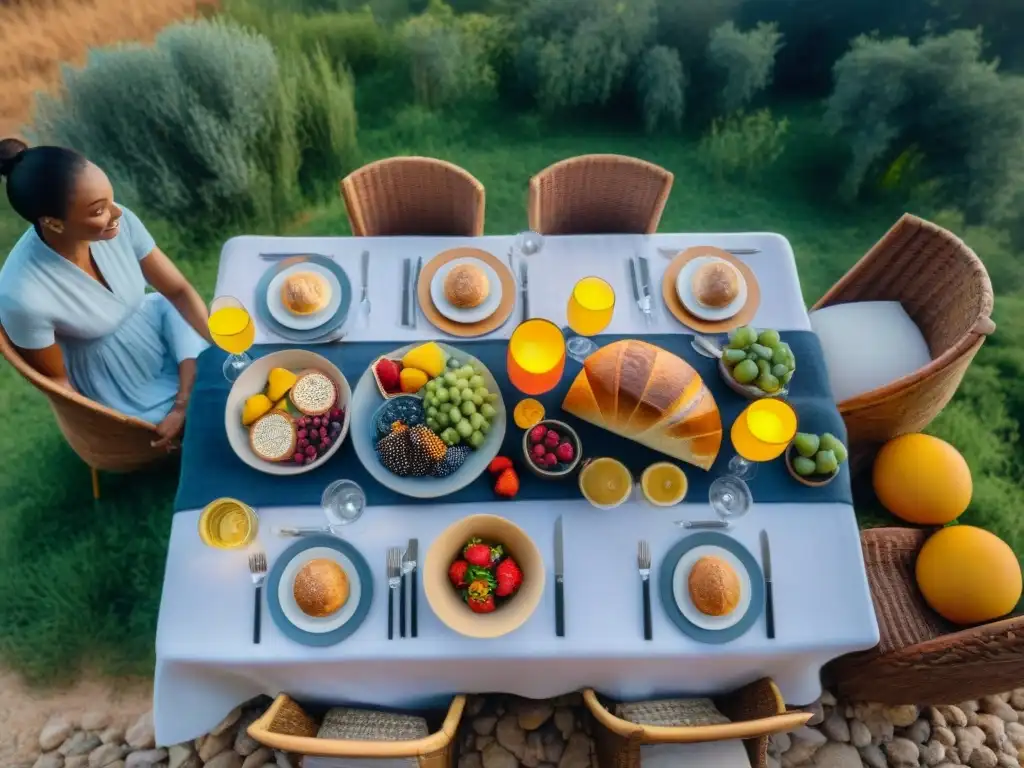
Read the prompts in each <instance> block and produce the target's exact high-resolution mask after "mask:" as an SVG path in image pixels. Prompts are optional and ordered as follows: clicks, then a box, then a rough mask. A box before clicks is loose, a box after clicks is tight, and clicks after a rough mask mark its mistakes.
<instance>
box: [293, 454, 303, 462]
mask: <svg viewBox="0 0 1024 768" xmlns="http://www.w3.org/2000/svg"><path fill="white" fill-rule="evenodd" d="M305 459H306V457H305V456H304V455H303V454H301V453H296V454H295V455H294V456H292V461H294V462H295V463H296V464H301V463H302V462H303V461H305Z"/></svg>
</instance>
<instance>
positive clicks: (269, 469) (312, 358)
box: [224, 349, 377, 475]
mask: <svg viewBox="0 0 1024 768" xmlns="http://www.w3.org/2000/svg"><path fill="white" fill-rule="evenodd" d="M271 368H287V369H288V370H289V371H304V370H307V369H315V370H318V371H320V372H322V373H324V374H326V375H327V376H329V377H330V378H331V381H333V382H334V385H335V386H336V387H337V388H338V402H337V406H336V407H338V408H345V409H346V410H347V411H348V412H347V413H346V414H345V422H344V424H342V426H341V434H340V435H338V439H337V440H335V441H334V443H333V444H332V445H331V447H330V448H328V449H327V453H325V454H324V455H323V456H321V457H320V458H319V459H317V460H316V461H314V462H313V463H312V464H303V465H301V466H300V465H298V464H294V463H292V462H291V461H287V460H286V461H264V460H263V459H261V458H260V457H259V456H257V455H256V454H255V453H253V452H252V446H250V445H249V428H248V427H246V426H243V424H242V408H243V407H244V406H245V401H246V399H247V398H248V397H249V396H250V395H255V394H257V393H259V392H262V391H263V390H264V389H266V387H267V377H268V376H269V375H270V369H271ZM370 383H371V384H372V385H373V387H374V389H376V387H377V385H376V383H375V382H374V381H373V375H372V374H371V375H370ZM351 401H352V390H351V389H349V386H348V381H347V380H346V379H345V377H344V376H343V375H342V373H341V371H340V370H338V367H337V366H336V365H334V364H333V363H332V362H331V361H330V360H328V359H327V358H325V357H321V356H320V355H318V354H316V353H315V352H309V351H307V350H305V349H283V350H281V351H280V352H271V353H270V354H269V355H264V356H263V357H260V358H257V359H256V360H253V362H252V364H251V365H250V366H249V367H248V368H246V369H245V370H244V371H242V375H241V376H239V377H238V379H237V380H236V381H235V383H234V384H233V385H232V386H231V391H230V392H228V402H227V405H226V406H225V408H224V429H225V431H226V432H227V434H228V442H229V443H230V444H231V449H232V450H233V451H234V452H235V455H236V456H238V458H240V459H241V460H242V461H244V462H245V463H246V464H248V465H249V466H250V467H252V468H253V469H257V470H259V471H260V472H266V473H267V474H268V475H301V474H302V473H303V472H309V471H310V470H312V469H316V468H317V467H319V466H320V465H321V464H323V463H324V462H325V461H327V460H328V459H330V458H331V456H333V455H334V454H335V453H336V452H337V450H338V448H339V447H341V444H342V443H343V442H345V436H346V435H347V434H348V426H349V424H351V423H352V409H351V408H350V406H349V404H350V403H351Z"/></svg>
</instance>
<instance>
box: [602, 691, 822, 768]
mask: <svg viewBox="0 0 1024 768" xmlns="http://www.w3.org/2000/svg"><path fill="white" fill-rule="evenodd" d="M583 703H584V704H585V705H586V707H587V709H588V710H590V714H591V716H592V717H593V719H594V724H595V730H594V742H595V747H596V749H597V757H598V761H599V763H600V765H601V768H641V766H640V759H641V757H640V747H642V746H643V745H645V744H693V743H696V742H701V741H727V740H729V739H743V744H744V746H745V747H746V750H747V756H748V757H749V758H750V765H751V766H752V768H767V765H768V737H769V736H770V735H771V734H773V733H784V732H786V731H792V730H795V729H797V728H799V727H800V726H802V725H804V724H805V723H806V722H807V721H808V720H810V719H811V713H810V712H787V711H786V704H785V702H784V701H783V700H782V694H781V693H779V689H778V688H777V687H776V686H775V683H773V682H772V681H771V680H769V679H768V678H763V679H761V680H757V681H756V682H753V683H751V684H750V685H746V686H744V687H743V688H740V689H739V690H737V691H734V692H733V693H730V694H727V695H725V696H721V697H716V698H715V700H714V703H715V706H716V707H717V708H718V710H719V711H720V712H721V713H722V714H723V715H725V716H726V717H727V718H729V719H730V720H731V721H732V722H730V723H725V724H722V725H702V726H691V727H684V726H680V727H665V726H654V725H638V724H637V723H632V722H629V721H627V720H623V719H621V718H619V717H617V716H616V715H614V714H612V713H613V712H614V710H615V703H614V702H611V701H603V700H602V698H601V697H599V696H598V695H597V694H596V693H595V692H594V691H593V690H591V689H588V690H585V691H584V692H583Z"/></svg>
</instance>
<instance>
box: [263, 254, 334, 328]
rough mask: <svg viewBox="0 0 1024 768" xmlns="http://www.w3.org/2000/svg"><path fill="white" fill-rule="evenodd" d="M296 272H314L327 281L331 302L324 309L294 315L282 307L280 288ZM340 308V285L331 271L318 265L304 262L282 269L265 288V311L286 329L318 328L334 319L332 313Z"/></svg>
mask: <svg viewBox="0 0 1024 768" xmlns="http://www.w3.org/2000/svg"><path fill="white" fill-rule="evenodd" d="M296 272H314V273H316V274H318V275H320V276H321V277H322V278H324V280H326V281H327V283H328V285H330V286H331V300H330V301H329V302H328V303H327V306H326V307H324V308H323V309H321V310H320V311H318V312H314V313H313V314H311V315H296V314H294V313H293V312H291V311H290V310H289V309H288V308H287V307H286V306H285V305H284V302H283V301H281V286H283V285H284V281H285V280H287V279H288V276H289V275H294V274H295V273H296ZM340 306H341V285H340V284H339V283H338V278H337V277H335V275H334V273H333V272H331V270H329V269H327V268H326V267H322V266H320V265H319V264H312V263H310V262H304V263H302V264H295V265H294V266H291V267H287V268H285V269H282V270H281V272H280V274H278V275H277V276H276V277H274V279H273V280H271V281H270V285H269V286H268V287H267V309H269V310H270V315H271V317H273V318H274V319H275V320H277V322H279V323H280V324H281V325H283V326H285V327H286V328H293V329H295V330H296V331H308V330H312V329H313V328H319V327H320V326H321V325H323V324H324V323H326V322H327V321H328V320H330V319H331V318H332V317H334V313H335V312H337V311H338V307H340Z"/></svg>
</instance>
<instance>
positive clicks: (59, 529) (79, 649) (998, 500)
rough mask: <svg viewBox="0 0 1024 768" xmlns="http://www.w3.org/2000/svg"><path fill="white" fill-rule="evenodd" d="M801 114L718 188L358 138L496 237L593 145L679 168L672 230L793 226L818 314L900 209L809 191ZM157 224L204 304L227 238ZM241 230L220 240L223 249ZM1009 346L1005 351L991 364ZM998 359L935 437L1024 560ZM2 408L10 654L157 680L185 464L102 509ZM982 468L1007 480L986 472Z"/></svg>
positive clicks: (657, 145)
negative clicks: (453, 191) (451, 194)
mask: <svg viewBox="0 0 1024 768" xmlns="http://www.w3.org/2000/svg"><path fill="white" fill-rule="evenodd" d="M797 117H798V118H799V119H797V120H794V128H793V130H794V131H795V135H794V138H793V140H792V141H791V142H790V149H789V151H788V152H787V154H786V155H784V156H783V158H782V160H781V161H780V163H779V165H778V166H777V168H776V170H775V172H774V173H772V174H770V176H769V178H768V179H766V181H764V182H762V183H759V184H731V183H726V182H716V181H713V180H711V179H710V178H709V177H707V176H706V175H705V174H704V173H703V172H702V171H700V170H699V166H698V164H697V162H696V160H695V149H694V147H695V146H696V143H695V142H694V141H690V140H687V139H685V138H679V137H665V138H649V137H642V136H639V135H636V134H634V133H631V132H629V131H626V130H622V131H617V130H612V129H604V130H600V129H597V128H593V127H579V126H575V127H573V126H562V127H557V128H556V127H553V126H551V125H548V124H545V123H544V122H542V121H541V120H540V119H538V118H535V117H533V116H529V115H526V116H522V115H517V114H515V113H512V112H501V111H492V112H482V113H481V112H465V113H462V114H461V115H460V117H458V118H455V117H441V116H438V115H434V114H430V113H425V112H423V111H422V110H419V109H417V108H411V107H407V108H403V109H398V110H396V111H391V112H384V111H380V112H376V113H373V114H371V115H369V117H368V116H367V115H364V114H360V118H361V121H362V124H363V126H364V129H363V130H362V131H361V135H360V143H361V147H362V151H363V154H364V158H363V159H364V160H366V161H369V160H372V159H375V158H377V157H383V156H388V155H392V154H427V155H433V156H437V157H441V158H444V159H447V160H451V161H453V162H455V163H458V164H459V165H461V166H463V167H465V168H467V169H469V170H470V171H471V172H472V173H474V174H475V175H476V176H477V177H478V178H479V179H480V180H481V181H482V182H483V183H484V185H485V186H486V189H487V231H488V232H489V233H510V232H515V231H518V230H520V229H522V228H523V227H524V226H525V224H526V213H525V202H526V185H527V180H528V179H529V177H530V176H531V175H532V174H533V173H535V172H536V171H537V170H539V169H541V168H543V167H544V166H546V165H548V164H549V163H551V162H554V161H556V160H559V159H562V158H564V157H567V156H571V155H576V154H581V153H587V152H617V153H623V154H628V155H635V156H638V157H643V158H646V159H648V160H651V161H653V162H656V163H658V164H660V165H662V166H664V167H666V168H669V169H670V170H671V171H673V172H674V173H675V175H676V181H675V186H674V188H673V191H672V195H671V198H670V200H669V203H668V206H667V208H666V210H665V214H664V218H663V220H662V224H661V230H662V231H665V232H673V231H675V232H688V231H689V232H701V231H704V232H714V231H744V230H747V231H749V230H769V231H775V232H780V233H783V234H784V235H786V236H787V237H788V238H789V239H790V241H791V243H792V244H793V248H794V251H795V253H796V257H797V262H798V264H799V268H800V276H801V281H802V285H803V291H804V296H805V299H806V300H807V302H808V303H811V302H813V300H814V299H815V298H817V297H818V296H819V295H821V293H822V292H823V291H824V290H825V289H826V288H827V287H828V286H829V285H831V284H832V283H833V282H834V281H835V279H836V278H838V277H839V276H840V275H841V274H842V273H843V272H845V270H846V269H847V268H848V267H849V266H850V265H851V264H852V263H853V262H854V261H855V260H856V259H857V258H858V257H859V256H860V255H862V254H863V253H864V252H865V250H866V249H867V248H869V247H870V246H871V245H872V244H873V243H874V241H875V240H876V239H877V238H878V237H879V236H880V235H881V234H882V233H884V232H885V230H886V229H887V228H888V227H889V226H890V225H891V224H892V222H893V221H894V220H895V219H896V218H897V217H898V216H899V214H900V213H902V212H903V206H902V204H895V203H893V204H886V203H880V204H877V205H870V206H867V205H865V206H860V207H857V208H843V207H839V206H837V205H833V204H831V203H830V202H828V201H829V200H830V199H831V198H830V197H828V196H826V195H821V194H817V193H816V192H815V191H814V182H813V178H812V179H810V180H809V174H810V173H811V172H812V171H813V170H814V167H815V166H814V164H813V163H812V162H811V161H810V160H809V159H808V158H807V157H804V156H802V154H801V149H798V148H803V149H804V150H806V148H807V147H809V146H813V145H814V142H816V141H818V140H819V139H820V137H818V136H817V134H816V131H815V125H816V124H817V121H816V117H815V115H814V113H813V110H812V111H804V112H803V113H801V114H799V115H797ZM150 224H151V225H152V228H153V229H154V232H155V234H156V235H157V239H158V242H160V243H161V245H162V246H163V247H164V249H165V250H166V251H167V252H168V253H169V254H170V255H171V256H172V258H174V259H175V260H176V261H177V262H178V263H179V264H180V265H181V266H182V268H183V270H184V271H185V272H186V274H187V275H188V277H189V278H190V279H191V280H192V281H193V282H194V284H195V285H196V286H197V287H198V289H199V290H200V292H201V293H203V295H204V296H206V297H210V295H211V293H212V291H213V283H214V280H215V277H216V267H217V256H218V251H219V247H220V243H214V244H211V245H209V246H206V247H201V248H196V247H194V246H190V247H186V246H184V245H183V244H182V240H181V238H179V237H177V236H176V234H175V231H174V229H173V228H171V227H167V226H166V225H163V224H161V223H159V222H150ZM23 229H24V227H23V226H22V225H21V224H20V223H19V222H17V221H16V220H14V219H13V218H12V216H11V214H10V213H9V212H8V211H7V209H6V206H0V253H3V254H6V252H7V251H8V250H9V247H10V246H11V245H12V244H13V242H14V241H15V239H16V238H17V237H18V236H20V234H21V232H22V231H23ZM256 229H257V228H255V227H253V228H250V231H255V230H256ZM348 232H349V229H348V224H347V221H346V218H345V212H344V207H343V206H342V205H341V203H340V201H337V200H331V201H325V202H323V203H321V204H319V205H317V206H313V207H311V208H310V209H309V210H307V211H306V213H305V214H303V215H302V216H301V217H300V218H299V219H298V220H297V221H296V222H295V223H294V225H293V226H292V227H291V228H290V229H289V231H288V232H287V234H294V235H299V234H305V235H346V234H348ZM235 234H239V232H235V231H231V232H224V233H223V238H222V240H226V239H227V238H229V237H231V236H233V235H235ZM984 255H985V254H982V256H983V257H984ZM1011 307H1012V311H1013V312H1015V314H1013V315H1012V317H1010V318H1009V319H1012V322H1013V324H1014V325H1015V328H1016V329H1017V330H1019V329H1020V328H1021V327H1022V326H1024V323H1022V322H1020V321H1021V320H1024V312H1021V311H1020V305H1019V304H1012V305H1011ZM1004 319H1006V318H1004ZM997 320H1000V318H999V317H998V316H997ZM1000 321H1001V322H1002V320H1000ZM1004 329H1005V330H1009V331H1010V333H1011V334H1012V333H1013V331H1012V330H1010V329H1009V328H1007V327H1006V326H1005V325H1004ZM1009 346H1010V345H1009V343H1007V344H1006V347H1004V348H999V347H998V346H997V347H996V349H995V353H999V354H1001V352H1000V349H1004V350H1005V349H1006V348H1009ZM993 360H994V362H993V365H992V366H982V367H980V368H979V366H977V365H976V366H975V369H977V374H975V371H973V370H972V374H971V376H972V378H971V379H970V382H971V383H970V387H971V388H972V389H973V390H974V391H975V394H976V395H977V398H980V399H979V400H978V401H977V402H981V401H985V398H988V400H987V402H989V403H990V405H991V404H992V403H993V402H995V404H994V405H992V409H994V410H993V411H992V412H991V413H989V414H987V416H986V418H987V419H988V421H987V424H988V425H989V426H988V427H981V428H979V427H978V419H977V418H976V416H975V415H974V414H975V413H976V411H977V407H978V406H977V402H976V400H975V399H971V398H973V397H974V396H975V395H974V394H971V393H968V394H969V395H970V396H969V397H964V398H961V399H960V400H959V401H958V402H957V403H956V404H955V405H954V406H953V407H951V408H950V409H948V410H947V413H946V414H943V417H942V418H941V420H940V421H941V425H940V426H941V429H940V432H941V431H942V430H946V431H948V432H949V433H950V434H951V435H953V436H958V437H959V442H958V444H960V445H961V448H962V449H963V450H964V452H965V454H967V455H968V458H969V460H972V466H973V467H974V468H975V472H976V488H977V489H978V492H977V494H976V496H977V497H978V498H979V499H980V503H979V504H978V505H976V508H972V511H971V512H970V513H969V514H968V515H967V516H966V517H965V518H964V520H965V522H971V521H976V522H979V523H982V524H984V525H986V527H989V528H990V529H991V530H994V531H995V532H997V533H999V534H1000V535H1001V536H1003V537H1004V538H1005V539H1007V540H1008V541H1010V542H1011V544H1012V545H1013V546H1014V547H1015V549H1016V551H1017V552H1018V553H1024V533H1022V532H1021V531H1020V530H1019V528H1020V526H1019V525H1017V524H1016V523H1015V522H1014V516H1015V515H1016V514H1017V510H1018V509H1019V505H1017V504H1016V503H1010V502H1017V501H1020V500H1021V497H1020V491H1019V489H1018V488H1017V484H1016V481H1015V479H1014V478H1013V477H1011V476H1009V475H1008V474H1007V473H1009V472H1010V471H1011V469H1012V468H1010V467H1007V466H1006V464H1007V459H1006V456H1007V452H1006V445H1007V443H1006V440H1007V439H1008V438H1007V437H1006V435H1010V438H1009V439H1015V435H1014V430H1015V428H1016V427H1015V422H1014V421H1012V419H1009V417H1008V416H1007V413H1006V407H1005V406H1004V404H1003V403H1002V401H1001V400H999V401H998V402H996V401H994V400H993V399H992V398H993V397H994V396H992V395H991V393H990V392H989V389H988V388H990V385H992V381H989V379H991V378H993V377H995V379H996V383H997V384H998V377H999V371H998V369H997V367H996V366H997V365H1003V366H1004V370H1009V368H1006V367H1005V366H1010V368H1012V366H1013V365H1015V363H1014V362H1013V360H1012V359H1011V360H1010V361H1009V362H1007V360H1005V359H1003V360H1002V362H1000V360H996V359H995V358H993ZM986 393H988V394H986ZM1019 404H1020V403H1019V402H1018V403H1017V405H1019ZM0 412H2V413H3V414H4V429H3V430H2V432H0V455H2V456H3V457H4V463H5V471H4V472H3V473H2V474H0V582H2V583H3V584H4V587H3V588H2V589H0V657H2V658H3V659H4V660H5V661H6V663H8V664H10V665H12V666H14V667H16V668H18V669H20V670H22V671H23V672H24V673H25V675H26V676H27V677H28V678H29V679H30V680H33V681H37V682H51V681H56V680H60V679H61V678H65V677H67V676H69V675H73V674H74V671H75V670H76V668H77V667H79V666H82V665H84V666H89V667H90V668H99V669H101V670H104V671H108V672H147V671H149V670H150V669H151V665H152V662H153V651H154V648H153V643H154V636H155V628H156V616H157V611H158V607H159V600H160V590H161V585H162V578H163V567H164V557H165V552H166V545H167V537H168V532H169V525H170V519H171V500H172V497H173V493H174V488H175V483H176V478H177V467H176V466H175V465H174V464H168V465H166V466H165V467H163V468H159V469H157V470H154V471H152V472H149V473H146V474H139V475H134V476H127V477H118V476H110V475H104V476H103V479H102V482H103V499H102V501H100V502H99V503H97V504H94V503H93V502H92V500H91V494H90V487H89V475H88V470H87V469H86V467H85V466H84V465H83V464H82V463H81V462H80V461H79V460H78V459H77V458H76V457H75V456H74V454H73V453H72V452H71V450H70V449H69V448H68V447H67V446H66V445H65V444H64V442H63V440H62V438H61V436H60V434H59V432H58V431H57V427H56V425H55V423H54V421H53V418H52V416H51V414H50V412H49V409H48V407H47V405H46V402H45V400H44V399H43V398H42V397H41V396H40V395H38V394H37V393H36V392H35V391H34V390H32V389H31V388H30V387H29V386H28V385H27V384H25V383H24V382H23V381H22V380H21V379H20V378H19V377H18V376H17V375H16V374H15V373H14V371H13V370H12V369H11V368H10V367H9V366H0ZM992 425H994V426H992ZM982 471H991V472H992V473H996V475H998V473H1003V475H1002V476H996V475H985V476H984V477H982V476H981V474H980V473H981V472H982ZM1014 494H1016V495H1014ZM858 513H859V515H860V518H861V521H862V523H863V524H878V523H880V522H886V521H888V520H889V518H888V517H887V516H886V515H885V514H884V513H883V512H880V511H879V510H878V509H877V508H876V507H874V506H872V505H871V504H870V502H866V503H865V505H864V506H862V507H861V508H860V509H859V510H858Z"/></svg>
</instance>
